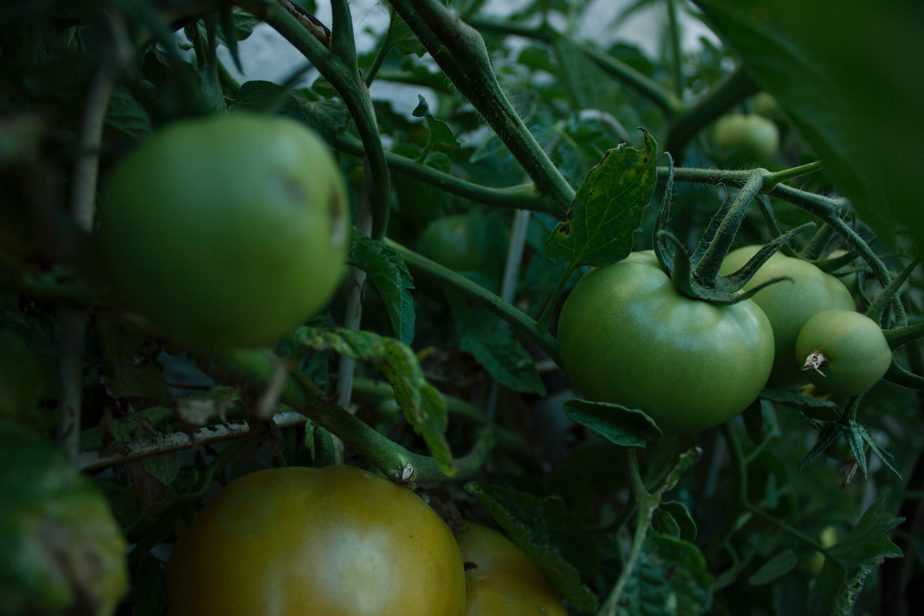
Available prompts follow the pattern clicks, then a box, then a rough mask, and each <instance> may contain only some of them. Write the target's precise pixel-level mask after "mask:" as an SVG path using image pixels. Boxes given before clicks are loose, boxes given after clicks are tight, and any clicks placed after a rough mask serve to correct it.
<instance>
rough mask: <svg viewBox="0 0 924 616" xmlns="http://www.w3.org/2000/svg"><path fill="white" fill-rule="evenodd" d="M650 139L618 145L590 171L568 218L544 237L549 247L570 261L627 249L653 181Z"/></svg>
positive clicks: (602, 258) (604, 260) (593, 260)
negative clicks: (641, 142) (635, 146)
mask: <svg viewBox="0 0 924 616" xmlns="http://www.w3.org/2000/svg"><path fill="white" fill-rule="evenodd" d="M657 151H658V146H657V143H655V140H654V138H653V137H652V136H651V135H650V134H649V133H648V132H647V131H646V132H644V146H643V147H642V148H634V147H632V146H630V145H628V144H621V145H620V146H618V147H617V148H615V149H612V150H609V151H608V152H607V153H606V154H605V155H604V157H603V160H601V161H600V163H599V164H598V165H597V166H596V167H594V168H593V169H591V170H590V173H588V174H587V178H586V179H585V180H584V183H583V184H582V185H581V188H580V190H578V193H577V196H576V197H575V200H574V206H573V208H572V211H571V213H570V215H569V218H568V220H566V221H565V222H563V223H561V224H560V225H559V226H558V227H557V228H556V229H555V231H554V232H553V233H552V235H551V236H550V237H549V250H550V252H553V253H554V254H557V255H558V256H560V257H563V258H565V259H567V260H568V261H569V262H571V263H574V264H576V265H594V266H601V265H607V264H609V263H612V262H614V261H618V260H620V259H623V258H625V257H626V256H627V255H628V254H629V253H630V252H631V251H632V236H633V234H634V232H635V229H636V228H637V227H638V225H639V221H640V220H641V215H642V209H643V208H644V207H645V206H646V205H647V204H648V201H649V200H650V199H651V196H652V194H654V189H655V185H656V183H657V169H656V165H655V159H656V155H657Z"/></svg>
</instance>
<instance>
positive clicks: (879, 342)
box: [794, 310, 892, 396]
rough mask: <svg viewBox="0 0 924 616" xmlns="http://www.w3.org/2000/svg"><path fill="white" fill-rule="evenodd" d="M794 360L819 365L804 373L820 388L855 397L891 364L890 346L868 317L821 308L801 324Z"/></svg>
mask: <svg viewBox="0 0 924 616" xmlns="http://www.w3.org/2000/svg"><path fill="white" fill-rule="evenodd" d="M809 356H811V358H810V357H809ZM794 360H795V361H796V362H797V363H800V364H803V363H805V362H806V361H807V360H808V361H813V360H814V361H815V362H816V363H817V364H818V365H817V369H808V370H806V371H805V372H806V374H808V377H809V379H811V381H812V383H814V385H815V387H817V388H818V389H819V390H821V391H824V392H829V393H832V394H834V395H836V396H855V395H857V394H861V393H863V392H864V391H866V390H868V389H869V388H871V387H872V386H873V385H875V384H876V383H878V382H879V380H880V379H881V378H882V377H883V376H885V373H886V372H888V370H889V366H890V365H891V363H892V349H891V348H889V343H888V341H886V338H885V336H884V335H883V333H882V329H881V328H880V327H879V325H878V324H877V323H876V322H875V321H873V320H872V319H871V318H869V317H868V316H866V315H863V314H860V313H859V312H852V311H849V310H824V311H822V312H819V313H818V314H816V315H815V316H813V317H812V318H811V319H809V320H808V321H806V322H805V325H803V326H802V329H801V330H800V331H799V337H798V339H797V340H796V351H795V357H794Z"/></svg>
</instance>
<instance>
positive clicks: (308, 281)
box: [99, 113, 350, 350]
mask: <svg viewBox="0 0 924 616" xmlns="http://www.w3.org/2000/svg"><path fill="white" fill-rule="evenodd" d="M99 220H100V228H99V245H100V248H101V252H102V254H103V255H104V256H105V258H106V262H107V265H108V269H109V273H110V276H111V280H112V283H113V286H114V289H115V291H116V293H117V296H118V297H119V299H120V300H121V301H122V302H123V303H124V304H125V305H126V306H127V307H128V308H130V309H131V310H133V311H135V312H137V313H139V314H141V315H142V316H143V317H145V318H146V319H147V320H148V321H150V323H151V324H152V325H153V326H154V328H155V329H157V330H159V331H160V333H162V334H163V335H164V336H166V337H169V338H171V339H173V340H175V341H176V342H178V343H180V344H183V345H185V346H187V347H189V348H192V349H196V350H223V349H228V348H236V347H253V346H264V345H270V344H273V343H274V342H276V341H277V340H278V339H279V337H280V336H282V335H283V334H285V333H286V332H287V331H289V330H290V329H292V328H294V327H296V326H297V325H298V324H300V323H301V322H302V321H304V320H305V319H307V318H308V317H310V316H312V315H313V314H314V313H315V312H317V311H318V310H319V309H320V308H322V307H323V306H324V305H325V304H326V303H327V301H328V300H329V299H330V297H331V295H332V294H333V292H334V290H335V289H336V287H337V284H338V282H339V280H340V278H341V276H342V274H343V272H344V270H345V261H346V254H347V249H348V246H349V229H350V221H349V213H348V208H347V200H346V195H345V190H344V186H343V180H342V178H341V176H340V172H339V169H338V168H337V166H336V164H335V162H334V160H333V158H332V157H331V155H330V153H329V152H328V150H327V148H326V146H325V145H324V143H323V142H322V141H321V139H320V138H319V137H318V136H317V135H315V134H314V133H313V132H312V131H311V130H309V129H308V128H307V127H305V126H304V125H302V124H299V123H298V122H295V121H293V120H290V119H284V118H276V117H269V116H260V115H255V114H245V113H228V114H219V115H215V116H210V117H208V118H205V119H193V120H185V121H181V122H177V123H175V124H172V125H170V126H168V127H167V128H165V129H163V130H161V131H160V132H158V133H156V134H155V135H154V136H153V137H151V138H150V139H148V140H147V141H146V142H144V143H143V144H142V145H141V146H139V147H138V148H137V149H136V150H135V151H133V152H132V153H131V154H129V155H128V156H127V157H126V158H125V159H123V160H122V161H120V162H119V164H118V165H117V166H116V168H115V169H114V170H113V172H112V173H111V175H110V176H109V177H108V178H107V180H106V181H105V183H104V188H103V191H102V194H101V198H100V210H99Z"/></svg>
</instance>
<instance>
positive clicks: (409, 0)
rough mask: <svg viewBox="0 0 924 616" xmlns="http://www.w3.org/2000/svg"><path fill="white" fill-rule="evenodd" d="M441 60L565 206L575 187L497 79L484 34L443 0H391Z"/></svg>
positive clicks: (542, 185)
mask: <svg viewBox="0 0 924 616" xmlns="http://www.w3.org/2000/svg"><path fill="white" fill-rule="evenodd" d="M389 2H390V3H391V5H392V6H393V7H394V8H395V11H396V12H397V13H398V14H399V15H400V16H401V17H402V18H403V19H404V21H405V22H406V23H407V24H408V26H410V28H411V29H412V30H413V31H414V33H415V34H416V35H417V38H419V39H420V41H421V42H422V43H423V44H424V46H425V47H426V48H427V50H428V51H429V52H430V55H431V56H433V59H434V60H436V63H437V64H439V65H440V67H441V68H442V69H443V71H444V72H445V73H446V75H447V76H448V77H449V79H450V80H451V81H452V82H453V84H455V86H456V87H457V88H458V89H459V91H460V92H462V94H464V95H465V96H466V98H468V100H469V102H471V103H472V105H474V107H475V108H476V109H477V110H478V111H479V112H480V113H481V115H482V116H483V117H484V119H485V120H486V121H487V123H488V124H489V125H490V126H491V128H493V129H494V132H495V133H496V134H497V136H498V137H499V138H500V140H501V141H503V142H504V144H505V145H506V146H507V147H508V148H509V149H510V152H511V153H512V154H513V156H514V157H515V158H516V159H517V160H518V161H519V162H520V164H521V165H522V166H523V169H524V170H525V171H526V173H527V174H528V175H529V176H530V177H531V178H532V180H533V182H535V184H536V186H538V187H539V188H540V190H542V191H543V192H544V193H548V194H549V195H551V196H552V197H553V198H554V199H555V200H556V201H558V202H559V203H560V204H561V205H562V206H563V207H565V208H566V207H568V206H570V205H571V202H572V201H573V200H574V189H573V188H572V187H571V185H570V184H568V181H567V180H566V179H565V177H564V176H563V175H562V174H561V172H560V171H559V170H558V168H557V167H556V166H555V164H554V163H553V162H552V161H551V160H550V159H549V157H548V155H547V154H546V153H545V151H544V150H543V149H542V146H540V145H539V143H538V142H537V141H536V139H535V137H533V135H532V133H531V132H530V131H529V129H528V128H527V126H526V124H525V123H524V122H523V119H522V118H521V117H520V116H519V115H518V114H517V112H516V110H515V109H514V108H513V105H512V104H511V103H510V100H509V99H508V98H507V95H506V94H505V93H504V91H503V89H502V88H501V86H500V84H499V83H498V81H497V75H496V74H495V72H494V68H493V66H492V64H491V58H490V56H489V54H488V50H487V48H486V47H485V44H484V39H482V38H481V35H480V34H479V33H478V31H477V30H475V29H474V28H472V27H471V26H469V25H467V24H465V23H464V22H462V21H461V20H460V19H459V18H458V17H457V16H455V15H454V14H452V13H451V12H450V11H449V9H447V8H446V7H445V6H443V4H442V3H441V2H440V1H439V0H389Z"/></svg>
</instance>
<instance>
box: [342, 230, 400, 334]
mask: <svg viewBox="0 0 924 616" xmlns="http://www.w3.org/2000/svg"><path fill="white" fill-rule="evenodd" d="M352 238H353V240H352V245H351V247H350V263H351V264H352V265H354V266H356V267H358V268H359V269H361V270H363V271H365V272H366V274H367V276H368V277H369V282H370V283H372V286H373V287H375V290H376V291H377V292H378V294H379V296H380V297H381V298H382V301H383V302H384V303H385V311H386V312H387V313H388V321H389V322H390V323H391V327H392V331H393V332H394V334H395V336H397V338H398V339H399V340H401V342H403V343H404V344H410V343H411V342H413V340H414V322H415V318H416V313H415V310H414V298H413V296H412V295H411V293H410V291H411V289H413V288H414V280H413V279H412V278H411V273H410V272H409V271H408V269H407V264H405V263H404V260H403V259H402V258H401V257H400V256H398V253H396V252H395V251H394V250H392V249H391V248H389V247H388V246H387V245H386V244H385V242H382V241H379V240H373V239H369V238H367V237H365V236H363V235H362V234H361V233H359V232H354V233H353V235H352Z"/></svg>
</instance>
